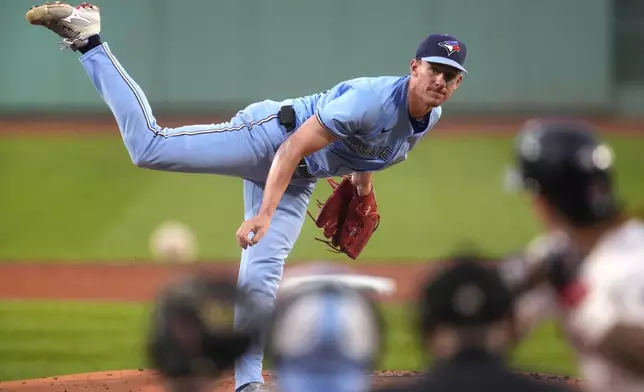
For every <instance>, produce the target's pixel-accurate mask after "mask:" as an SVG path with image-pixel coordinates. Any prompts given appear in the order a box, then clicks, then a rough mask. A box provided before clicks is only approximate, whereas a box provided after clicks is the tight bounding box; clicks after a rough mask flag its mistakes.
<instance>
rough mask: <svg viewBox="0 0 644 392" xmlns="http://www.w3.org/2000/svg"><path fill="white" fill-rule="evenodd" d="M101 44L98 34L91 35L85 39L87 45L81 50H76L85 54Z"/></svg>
mask: <svg viewBox="0 0 644 392" xmlns="http://www.w3.org/2000/svg"><path fill="white" fill-rule="evenodd" d="M101 44H102V42H101V37H100V36H99V35H98V34H96V35H92V36H91V37H89V38H88V39H87V45H85V46H83V47H82V48H78V51H79V52H81V53H83V54H85V53H87V52H89V51H90V50H92V49H94V48H95V47H97V46H100V45H101Z"/></svg>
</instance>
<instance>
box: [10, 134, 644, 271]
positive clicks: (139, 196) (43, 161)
mask: <svg viewBox="0 0 644 392" xmlns="http://www.w3.org/2000/svg"><path fill="white" fill-rule="evenodd" d="M609 141H610V142H611V144H612V146H613V147H614V149H615V151H616V153H617V168H618V172H619V181H620V191H621V194H622V195H623V197H624V199H625V201H626V202H627V204H628V205H635V204H639V203H644V182H643V181H641V168H642V167H644V156H643V155H642V154H641V151H643V150H644V138H640V139H635V138H619V137H612V138H610V139H609ZM511 147H512V139H511V138H509V137H507V138H503V137H498V136H495V137H491V138H490V137H486V136H485V135H484V134H482V135H480V136H467V137H464V136H463V137H461V136H458V137H444V136H441V135H436V136H429V137H428V140H426V141H425V142H423V143H421V144H420V145H419V146H418V147H417V148H416V149H415V150H414V151H413V152H412V153H410V157H409V160H408V161H407V162H405V163H402V164H400V165H397V166H396V167H393V168H391V169H388V170H385V171H382V172H379V173H376V175H375V184H376V191H377V194H378V201H379V209H380V211H381V214H382V220H381V225H380V227H379V228H378V231H377V232H376V233H375V234H374V237H373V240H372V241H371V243H370V245H369V246H368V247H367V248H366V250H365V251H364V252H363V254H362V256H361V257H362V258H363V259H372V260H375V261H376V262H378V260H382V261H383V262H386V261H388V260H391V259H400V258H406V259H424V260H426V259H435V258H440V257H443V256H445V255H446V254H448V253H450V251H452V249H453V248H454V247H455V246H456V245H457V244H458V243H460V242H461V241H470V242H474V243H476V244H478V245H480V246H482V247H484V248H485V249H486V250H488V251H489V252H491V253H494V254H499V253H505V252H508V251H514V250H517V249H519V248H520V247H521V246H522V245H523V244H524V243H525V242H526V241H527V240H529V238H530V237H531V236H532V235H533V234H535V233H536V231H537V230H538V226H537V224H536V222H535V221H534V220H533V219H532V216H531V214H530V210H529V205H528V203H527V199H526V198H525V197H523V196H521V195H516V194H508V193H506V192H505V191H504V188H503V172H504V169H505V168H506V166H507V165H508V164H509V163H510V156H511V155H510V154H511ZM0 167H2V174H1V175H0V189H2V190H3V191H2V192H1V193H0V213H1V215H2V219H1V220H0V260H1V259H75V260H92V259H122V260H132V259H134V258H137V259H146V258H149V256H150V255H149V253H148V249H147V239H148V236H149V233H150V232H151V231H152V230H153V228H154V227H155V226H156V225H158V224H159V223H160V222H162V221H164V220H167V219H177V220H181V221H184V222H186V223H188V224H189V225H191V226H192V227H193V228H194V229H195V231H196V234H197V238H198V240H199V244H200V249H201V251H202V252H201V256H202V257H203V258H205V259H211V260H218V259H220V260H223V259H237V258H238V257H239V253H240V251H239V247H238V246H237V244H236V242H235V239H234V233H235V231H236V230H237V228H238V227H239V224H240V223H241V222H242V219H243V205H242V182H241V181H240V180H237V179H234V178H226V177H218V176H209V175H188V174H177V173H163V172H155V171H150V170H144V169H139V168H136V167H134V166H133V165H132V164H131V162H130V160H129V156H128V155H127V152H126V150H125V147H124V146H123V145H122V142H121V141H120V139H117V138H112V139H107V140H100V139H91V138H88V139H52V140H46V139H34V138H29V139H27V138H25V139H0ZM329 193H330V188H329V187H328V185H327V184H326V183H325V182H321V183H320V186H318V189H317V190H316V193H315V196H317V197H320V198H321V199H325V198H326V197H327V196H328V195H329ZM313 206H314V204H313V203H312V204H311V209H312V210H314V207H313ZM315 236H319V231H318V230H317V229H316V228H315V227H314V225H313V224H312V222H310V221H309V222H307V223H306V224H305V228H304V231H303V233H302V235H301V237H300V240H299V241H298V243H297V245H296V246H295V249H294V250H293V252H292V253H291V259H292V260H298V259H300V260H301V259H304V260H311V259H321V258H324V259H330V260H334V259H342V260H344V259H343V258H342V256H339V255H334V254H333V253H330V252H327V251H326V248H325V247H324V246H323V245H321V244H320V243H318V242H317V241H315V240H314V239H313V238H314V237H315Z"/></svg>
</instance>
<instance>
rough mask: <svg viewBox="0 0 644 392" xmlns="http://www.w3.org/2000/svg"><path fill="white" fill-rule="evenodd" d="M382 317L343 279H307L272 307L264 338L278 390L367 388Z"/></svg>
mask: <svg viewBox="0 0 644 392" xmlns="http://www.w3.org/2000/svg"><path fill="white" fill-rule="evenodd" d="M381 328H382V319H381V315H380V313H379V312H378V310H377V308H376V306H375V304H374V303H373V302H372V300H370V299H369V298H368V297H367V296H365V295H363V294H362V293H360V292H359V291H358V290H355V289H353V288H351V287H349V286H348V285H345V284H335V283H330V282H321V283H309V284H307V285H305V286H301V287H300V288H298V289H296V290H293V291H292V292H290V294H289V296H288V297H287V299H281V300H280V303H278V305H277V306H276V308H275V312H274V317H273V322H272V326H271V334H270V339H269V346H268V348H269V355H270V356H271V357H272V359H273V363H274V370H275V381H276V384H277V386H278V389H279V390H280V391H281V392H301V391H307V392H318V391H319V392H328V391H334V392H367V391H369V390H370V389H371V387H372V385H371V374H370V373H371V372H372V371H373V367H374V364H375V362H376V358H378V356H379V354H380V352H381V347H382V346H381V345H382V341H381V337H382V334H381Z"/></svg>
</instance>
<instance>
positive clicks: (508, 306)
mask: <svg viewBox="0 0 644 392" xmlns="http://www.w3.org/2000/svg"><path fill="white" fill-rule="evenodd" d="M489 263H490V261H489V260H487V259H484V258H481V257H478V256H469V255H464V256H457V257H454V258H453V259H452V260H451V262H450V263H448V264H446V265H445V266H443V267H442V268H441V269H440V271H439V272H437V273H436V274H432V275H431V276H430V277H429V279H428V281H427V282H426V284H425V285H424V286H423V287H422V293H421V297H420V301H419V304H418V317H419V324H420V330H421V336H422V338H423V341H424V342H425V343H426V346H427V347H428V348H429V351H431V352H432V355H433V356H434V357H449V356H452V355H455V354H457V353H459V352H461V351H464V350H470V349H475V350H481V349H482V350H485V351H488V352H490V353H493V354H499V355H503V354H504V353H505V352H506V351H507V350H508V349H509V348H510V347H511V345H512V344H513V343H514V320H513V313H512V307H513V296H512V294H511V292H510V290H509V289H508V288H507V287H506V285H505V284H504V282H503V280H502V278H501V276H500V275H499V273H498V272H497V269H496V268H492V266H491V265H489Z"/></svg>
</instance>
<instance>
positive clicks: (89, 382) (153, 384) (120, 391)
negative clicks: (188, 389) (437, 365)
mask: <svg viewBox="0 0 644 392" xmlns="http://www.w3.org/2000/svg"><path fill="white" fill-rule="evenodd" d="M421 375H422V373H420V372H410V371H409V372H396V371H383V372H378V373H375V374H374V376H373V385H374V387H376V388H378V387H383V386H386V385H388V384H391V383H403V382H411V381H413V380H414V379H416V378H417V377H420V376H421ZM525 375H526V376H527V377H533V378H535V379H538V380H540V381H543V382H549V383H564V384H569V385H572V386H574V387H575V388H579V387H580V381H579V380H577V379H573V378H569V377H560V376H551V375H545V374H535V373H526V374H525ZM264 377H265V379H266V380H267V381H270V380H272V377H271V375H270V373H269V372H264ZM233 388H234V381H233V377H232V376H226V377H222V378H220V379H219V380H217V381H214V382H213V383H212V386H211V387H210V388H208V389H209V391H211V392H224V391H225V392H232V391H233ZM0 391H2V392H9V391H11V392H14V391H15V392H99V391H100V392H105V391H109V392H166V391H167V388H166V387H165V386H164V384H163V382H162V380H161V379H160V378H159V377H158V376H157V374H156V373H155V372H152V371H148V370H142V369H141V370H115V371H106V372H96V373H85V374H73V375H68V376H60V377H47V378H39V379H33V380H22V381H9V382H0Z"/></svg>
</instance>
